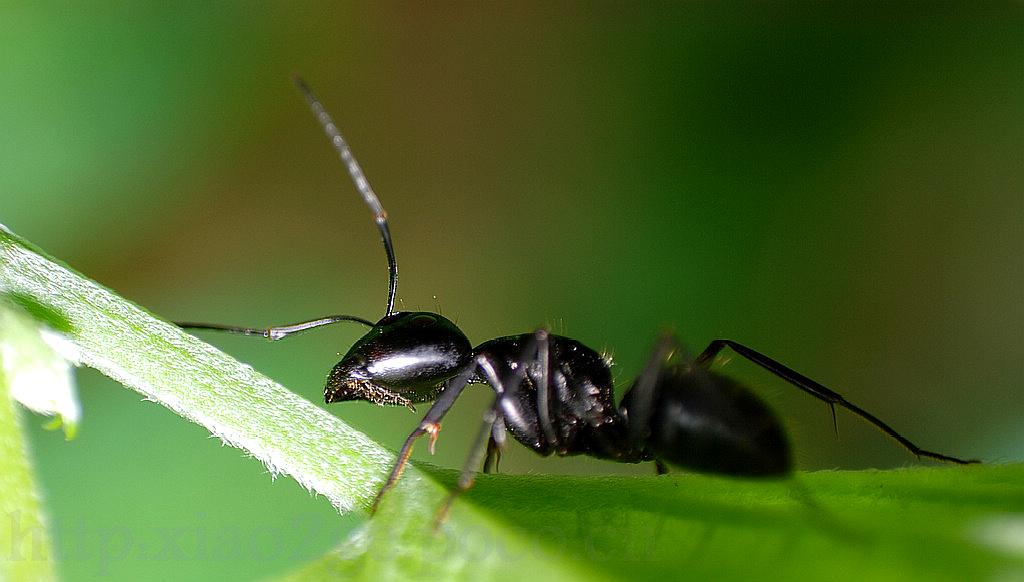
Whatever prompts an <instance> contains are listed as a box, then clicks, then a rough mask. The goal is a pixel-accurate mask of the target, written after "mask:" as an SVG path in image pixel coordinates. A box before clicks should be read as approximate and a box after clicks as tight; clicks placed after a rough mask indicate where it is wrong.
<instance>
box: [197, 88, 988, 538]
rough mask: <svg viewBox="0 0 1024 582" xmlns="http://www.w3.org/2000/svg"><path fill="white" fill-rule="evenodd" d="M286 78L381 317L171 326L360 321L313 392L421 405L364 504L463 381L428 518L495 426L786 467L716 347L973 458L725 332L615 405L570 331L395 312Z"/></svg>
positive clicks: (289, 330)
mask: <svg viewBox="0 0 1024 582" xmlns="http://www.w3.org/2000/svg"><path fill="white" fill-rule="evenodd" d="M295 83H296V85H298V88H299V90H300V91H302V93H303V95H304V96H305V98H306V100H307V101H308V102H309V106H310V108H311V109H312V110H313V113H314V114H315V115H316V117H317V120H318V121H319V122H320V124H321V125H322V126H323V129H324V131H325V132H326V133H327V136H328V137H329V138H330V140H331V143H332V144H333V145H334V147H335V149H337V151H338V154H339V155H340V157H341V160H342V162H344V164H345V166H346V168H347V169H348V173H349V175H350V176H351V178H352V181H353V182H354V183H355V187H356V189H357V190H358V191H359V193H360V194H361V195H362V197H363V200H364V201H365V202H366V204H367V206H369V207H370V210H371V211H372V212H373V216H374V220H375V221H376V223H377V229H378V230H379V231H380V234H381V239H382V241H383V243H384V251H385V253H386V254H387V260H388V299H387V307H386V310H385V313H384V317H383V318H382V319H381V320H380V321H378V322H376V323H373V322H371V321H370V320H367V319H363V318H361V317H356V316H353V315H330V316H326V317H321V318H318V319H314V320H311V321H303V322H300V323H295V324H291V325H284V326H275V327H269V328H262V329H261V328H248V327H235V326H227V325H219V324H203V323H184V322H181V323H178V325H179V326H181V327H185V328H196V329H214V330H220V331H227V332H233V333H240V334H245V335H258V336H263V337H265V338H269V339H270V340H279V339H282V338H285V337H287V336H289V335H292V334H295V333H299V332H302V331H306V330H309V329H314V328H318V327H323V326H325V325H331V324H334V323H338V322H342V321H346V322H355V323H360V324H362V325H365V326H366V327H368V328H370V331H369V332H367V333H366V335H364V336H363V337H362V338H360V339H359V340H358V341H357V342H356V343H355V344H353V346H352V347H351V348H350V349H349V350H348V353H346V354H345V356H344V357H343V358H342V360H341V361H340V362H339V363H338V364H337V365H336V366H334V369H333V370H331V373H330V375H329V376H328V377H327V385H326V387H325V388H324V400H325V401H326V402H327V403H332V402H342V401H347V400H366V401H369V402H373V403H374V404H379V405H401V406H406V407H409V408H410V409H413V404H415V403H420V402H430V401H434V404H433V405H432V406H431V407H430V410H429V411H428V412H427V414H426V416H424V417H423V420H422V421H420V423H419V426H417V427H416V429H415V430H414V431H412V433H411V434H410V435H409V437H408V438H406V439H405V443H404V444H403V445H402V448H401V450H400V451H399V453H398V460H397V461H396V462H395V465H394V467H393V468H392V469H391V473H390V474H389V475H388V478H387V481H385V483H384V485H383V486H382V487H381V489H380V492H379V493H378V494H377V497H376V499H375V500H374V502H373V506H372V508H371V511H375V510H376V508H377V506H378V505H379V504H380V501H381V499H382V498H383V496H384V494H385V493H387V491H388V490H389V489H391V488H392V487H393V486H394V485H395V483H396V482H397V481H398V478H399V476H400V475H401V474H402V470H403V468H404V467H405V464H406V462H408V460H409V455H410V454H411V453H412V446H413V443H414V442H415V441H416V440H417V439H418V438H420V437H422V436H423V435H429V437H430V448H431V452H433V447H434V443H435V441H436V440H437V435H438V432H439V431H440V429H441V420H442V419H443V418H444V415H445V414H446V413H447V412H448V410H449V409H451V407H452V405H453V404H454V403H455V401H456V400H457V399H458V397H459V395H460V394H461V393H462V391H463V390H464V389H465V388H466V386H467V385H469V384H473V383H480V384H487V385H489V386H490V387H491V388H492V389H493V390H494V393H495V397H494V402H493V403H492V404H491V406H490V407H489V408H488V409H487V411H486V412H485V413H484V415H483V424H482V425H481V427H480V431H479V433H478V434H477V436H476V439H475V441H474V443H473V446H472V449H471V453H470V455H469V457H468V459H467V460H466V463H465V465H464V466H463V469H462V473H461V475H460V477H459V480H458V485H457V487H456V489H455V490H454V491H452V493H451V495H450V496H449V498H448V501H447V502H446V503H445V505H444V506H443V507H442V509H441V512H440V513H439V519H442V518H443V516H444V515H445V513H446V512H447V509H448V508H449V507H450V505H451V503H452V501H454V499H455V497H456V496H457V495H458V494H459V493H461V492H463V491H465V490H466V489H468V488H469V487H470V486H471V485H472V484H473V479H474V474H475V469H476V467H478V466H479V465H480V462H481V460H483V468H484V471H485V472H491V471H492V470H494V469H496V467H497V463H498V460H499V458H500V455H501V450H502V448H503V447H504V445H505V436H506V431H507V432H510V433H512V437H513V438H515V439H516V440H517V441H519V442H520V443H522V444H524V445H526V446H527V447H529V448H530V449H532V450H533V451H534V452H535V453H537V454H538V455H543V456H548V455H551V454H553V453H555V454H558V455H590V456H593V457H598V458H601V459H608V460H612V461H618V462H620V463H640V462H644V461H653V462H654V463H655V467H656V469H657V472H658V474H663V473H666V472H667V467H666V464H671V465H676V466H678V467H682V468H685V469H691V470H694V471H700V472H706V473H718V474H724V475H733V476H738V477H783V476H786V475H788V474H790V473H791V472H792V470H793V460H792V456H791V452H790V445H789V441H788V439H787V437H786V433H785V431H784V430H783V428H782V424H781V423H780V421H779V418H778V417H777V416H776V415H775V414H774V413H773V412H772V411H771V410H770V409H769V408H768V406H767V405H766V404H765V403H764V402H762V401H761V399H760V398H758V397H757V396H755V395H754V393H753V392H751V391H750V390H749V389H747V388H746V387H744V386H743V385H741V384H740V383H738V382H736V381H735V380H732V379H730V378H728V377H726V376H723V375H721V374H718V373H716V372H714V371H711V370H710V369H709V367H710V366H711V364H712V363H713V361H714V359H715V357H716V356H717V355H718V353H719V352H721V351H722V350H723V349H725V348H730V349H732V350H733V351H734V352H735V353H737V354H739V355H741V356H743V357H744V358H746V359H748V360H750V361H751V362H753V363H755V364H757V365H759V366H761V367H762V368H764V369H765V370H767V371H769V372H771V373H772V374H775V375H776V376H778V377H780V378H782V379H783V380H785V381H787V382H789V383H790V384H792V385H793V386H796V387H797V388H799V389H801V390H803V391H804V392H807V393H808V394H810V395H811V396H814V397H815V398H818V399H820V400H822V401H824V402H825V403H827V404H828V406H829V408H830V409H831V412H832V421H833V425H835V422H836V419H835V415H836V411H835V407H836V405H838V406H841V407H843V408H846V409H847V410H849V411H850V412H852V413H854V414H856V415H857V416H859V417H861V418H862V419H864V420H866V421H867V422H869V423H871V424H873V425H874V426H876V427H877V428H879V429H880V430H881V431H882V432H884V433H885V434H887V435H889V436H890V437H892V438H893V439H894V440H896V442H898V443H899V444H901V445H902V446H903V447H905V448H906V449H907V450H909V451H910V452H911V453H913V454H914V455H916V456H917V457H919V458H920V457H929V458H932V459H936V460H939V461H948V462H952V463H960V464H967V463H977V462H978V461H976V460H964V459H959V458H956V457H952V456H949V455H944V454H941V453H936V452H933V451H928V450H925V449H922V448H921V447H919V446H917V445H915V444H914V443H912V442H911V441H910V440H908V439H907V438H906V437H904V436H903V435H901V434H900V433H898V432H896V430H895V429H893V428H892V427H890V426H889V425H888V424H886V423H885V422H883V421H882V420H880V419H879V418H877V417H876V416H875V415H873V414H871V413H870V412H867V411H866V410H864V409H862V408H860V407H858V406H857V405H855V404H853V403H851V402H849V401H848V400H846V399H845V398H843V396H841V395H840V394H838V393H836V392H833V391H832V390H829V389H828V388H826V387H824V386H822V385H821V384H819V383H817V382H815V381H814V380H811V379H810V378H808V377H806V376H804V375H803V374H800V373H798V372H796V371H794V370H792V369H790V368H788V367H787V366H784V365H783V364H781V363H779V362H777V361H775V360H774V359H772V358H770V357H768V356H766V355H764V354H762V353H760V352H758V351H755V350H753V349H751V348H748V347H746V346H744V345H742V344H739V343H737V342H734V341H732V340H725V339H718V340H715V341H713V342H711V344H710V345H709V346H708V347H707V348H706V349H705V350H704V351H703V352H702V353H701V354H700V355H698V356H697V357H696V358H689V357H685V356H678V357H674V356H676V354H677V353H678V352H680V349H679V347H678V345H677V344H676V341H675V340H674V339H673V338H672V337H671V336H664V337H663V338H662V339H661V340H660V341H658V342H657V345H656V347H655V349H654V352H653V353H652V354H651V357H650V358H649V360H648V361H647V364H646V366H645V367H644V369H643V371H642V372H641V373H640V376H639V377H638V378H637V379H636V380H635V381H634V382H633V385H632V386H631V387H630V388H629V389H628V390H627V391H626V394H625V396H624V397H623V398H622V401H621V402H620V403H619V405H618V406H616V405H615V395H614V392H613V390H612V378H611V372H610V370H609V367H608V362H606V361H605V359H604V358H602V356H601V355H600V354H598V353H597V352H595V351H594V350H592V349H590V348H588V347H587V346H585V345H583V344H582V343H580V342H578V341H576V340H574V339H572V338H568V337H562V336H558V335H554V334H551V333H549V332H548V331H547V330H545V329H539V330H537V331H535V332H533V333H526V334H519V335H511V336H505V337H500V338H497V339H493V340H490V341H487V342H484V343H482V344H480V345H479V346H477V347H476V348H474V347H472V345H471V344H470V343H469V340H468V339H467V338H466V336H465V334H463V333H462V331H461V330H460V329H459V328H458V327H457V326H456V325H455V324H454V323H452V322H451V321H450V320H448V319H447V318H445V317H443V316H441V315H439V314H437V313H430V312H423V311H417V312H405V311H400V312H396V311H395V291H396V288H397V284H398V264H397V262H396V261H395V250H394V245H393V244H392V242H391V233H390V231H389V230H388V219H387V213H386V212H385V211H384V207H383V206H381V203H380V200H379V199H378V198H377V195H376V194H375V193H374V191H373V189H372V188H371V187H370V184H369V182H368V181H367V180H366V177H365V176H364V175H363V171H362V169H361V168H360V167H359V163H358V162H356V160H355V158H354V157H353V156H352V151H351V150H350V149H349V147H348V143H346V141H345V138H344V137H342V135H341V133H340V132H339V131H338V128H337V127H336V126H335V125H334V122H333V120H332V119H331V117H330V115H328V113H327V111H326V110H325V109H324V107H323V105H322V104H321V103H320V101H319V100H318V99H317V98H316V96H315V95H314V94H313V92H312V91H311V90H310V88H309V87H308V86H307V85H306V84H305V83H304V82H303V81H302V80H301V79H298V78H296V79H295ZM413 410H414V409H413Z"/></svg>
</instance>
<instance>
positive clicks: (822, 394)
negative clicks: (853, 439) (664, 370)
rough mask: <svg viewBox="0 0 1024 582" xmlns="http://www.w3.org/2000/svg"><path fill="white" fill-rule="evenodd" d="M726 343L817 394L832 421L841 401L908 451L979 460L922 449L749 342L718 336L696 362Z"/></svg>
mask: <svg viewBox="0 0 1024 582" xmlns="http://www.w3.org/2000/svg"><path fill="white" fill-rule="evenodd" d="M726 347H729V348H732V350H733V351H734V352H736V353H737V354H739V355H741V356H743V357H744V358H746V359H748V360H750V361H751V362H753V363H755V364H757V365H758V366H761V367H762V368H764V369H765V370H767V371H769V372H771V373H772V374H774V375H776V376H778V377H779V378H782V379H783V380H785V381H786V382H788V383H790V384H792V385H793V386H796V387H797V388H799V389H800V390H803V391H804V392H806V393H808V394H810V395H811V396H814V397H815V398H817V399H819V400H822V401H824V402H825V403H827V404H828V405H829V407H831V409H832V420H833V423H835V406H836V405H839V406H842V407H843V408H845V409H847V410H849V411H850V412H852V413H854V414H856V415H857V416H859V417H861V418H862V419H864V420H866V421H867V422H869V423H871V424H873V425H874V426H875V427H877V428H878V429H879V430H881V431H882V432H884V433H885V434H887V435H889V437H891V438H892V439H893V440H895V441H896V442H898V443H899V444H900V445H902V446H903V447H904V448H905V449H907V450H908V451H910V452H911V453H913V454H914V455H916V456H917V457H919V458H920V457H928V458H930V459H935V460H937V461H946V462H949V463H958V464H961V465H966V464H970V463H979V462H980V461H978V460H976V459H960V458H957V457H952V456H950V455H944V454H942V453H936V452H934V451H929V450H926V449H922V448H921V447H919V446H917V445H916V444H914V443H913V442H911V441H910V440H909V439H907V438H906V437H904V436H903V435H901V434H900V433H898V432H896V430H895V429H894V428H892V427H891V426H889V425H888V424H886V423H885V422H883V421H882V420H881V419H879V418H878V417H876V416H875V415H873V414H871V413H870V412H868V411H866V410H864V409H863V408H860V407H859V406H857V405H855V404H853V403H852V402H850V401H849V400H847V399H846V398H844V397H843V396H842V395H841V394H839V393H837V392H833V391H832V390H829V389H828V388H826V387H824V386H822V385H821V384H819V383H817V382H815V381H814V380H811V379H810V378H808V377H807V376H804V375H803V374H801V373H799V372H797V371H795V370H793V369H792V368H789V367H787V366H784V365H783V364H781V363H779V362H777V361H776V360H774V359H772V358H769V357H768V356H766V355H764V354H762V353H761V352H758V351H756V350H753V349H751V348H748V347H747V346H745V345H743V344H740V343H737V342H734V341H732V340H727V339H716V340H715V341H713V342H711V343H710V344H709V345H708V347H707V348H706V349H705V350H704V352H703V353H701V355H700V356H698V357H697V359H696V361H695V363H696V364H697V365H698V366H702V367H705V368H707V367H708V366H710V365H711V363H712V362H714V359H715V356H717V355H718V353H719V352H721V351H722V350H723V349H725V348H726Z"/></svg>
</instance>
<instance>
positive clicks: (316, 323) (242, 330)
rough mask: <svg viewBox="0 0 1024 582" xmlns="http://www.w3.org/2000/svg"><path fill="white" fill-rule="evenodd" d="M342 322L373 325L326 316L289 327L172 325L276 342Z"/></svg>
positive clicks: (362, 321)
mask: <svg viewBox="0 0 1024 582" xmlns="http://www.w3.org/2000/svg"><path fill="white" fill-rule="evenodd" d="M342 321H351V322H355V323H361V324H363V325H365V326H367V327H373V323H372V322H370V321H368V320H365V319H363V318H362V317H356V316H354V315H328V316H326V317H320V318H318V319H311V320H309V321H300V322H299V323H292V324H290V325H277V326H274V327H265V328H259V327H237V326H233V325H221V324H219V323H193V322H188V321H175V322H174V325H176V326H178V327H181V328H185V329H212V330H216V331H226V332H228V333H238V334H242V335H258V336H262V337H265V338H267V339H269V340H270V341H277V340H279V339H282V338H284V337H287V336H289V335H292V334H294V333H299V332H302V331H306V330H307V329H316V328H318V327H323V326H325V325H331V324H334V323H339V322H342Z"/></svg>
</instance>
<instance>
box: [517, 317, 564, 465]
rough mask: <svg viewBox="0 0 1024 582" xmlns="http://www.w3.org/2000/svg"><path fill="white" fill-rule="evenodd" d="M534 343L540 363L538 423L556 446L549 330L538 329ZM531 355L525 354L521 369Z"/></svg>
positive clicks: (534, 335) (551, 443) (550, 441)
mask: <svg viewBox="0 0 1024 582" xmlns="http://www.w3.org/2000/svg"><path fill="white" fill-rule="evenodd" d="M533 341H534V343H536V344H537V361H538V363H540V381H539V382H537V422H538V424H540V428H541V432H543V433H544V438H545V439H546V440H547V442H548V444H549V445H550V446H555V444H556V443H557V442H558V435H556V434H555V426H554V424H553V423H552V422H551V408H550V406H551V395H550V394H548V392H549V391H550V389H551V360H550V358H549V354H550V341H549V340H548V330H546V329H538V330H537V331H536V332H534V334H533ZM529 354H530V352H529V351H526V352H524V353H523V356H522V358H521V359H520V361H519V365H520V367H525V366H526V365H527V364H528V362H529V361H530V360H529V358H528V356H529Z"/></svg>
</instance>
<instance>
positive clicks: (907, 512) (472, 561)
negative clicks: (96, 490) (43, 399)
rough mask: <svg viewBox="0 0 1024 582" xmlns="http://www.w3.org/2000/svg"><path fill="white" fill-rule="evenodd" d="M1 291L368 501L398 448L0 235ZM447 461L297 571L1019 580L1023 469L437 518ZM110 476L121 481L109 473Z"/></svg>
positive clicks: (89, 349) (84, 355)
mask: <svg viewBox="0 0 1024 582" xmlns="http://www.w3.org/2000/svg"><path fill="white" fill-rule="evenodd" d="M0 293H6V294H8V295H10V294H20V295H21V296H26V297H30V298H31V299H32V301H34V302H36V303H38V304H40V305H43V306H45V307H46V309H48V310H50V311H52V312H54V313H57V314H59V315H60V317H62V318H63V319H64V320H66V321H67V322H68V329H69V330H71V331H70V332H69V333H70V336H71V338H72V339H73V340H74V341H75V343H76V344H77V346H78V348H79V350H80V357H81V360H82V362H83V363H85V364H88V365H90V366H93V367H95V368H97V369H99V370H101V371H103V372H104V373H106V374H108V375H109V376H111V377H113V378H115V379H117V380H119V381H121V382H122V383H124V384H125V385H126V386H129V387H131V388H133V389H135V390H137V391H139V392H140V393H142V394H144V395H145V396H146V397H147V398H148V399H151V400H153V401H156V402H159V403H161V404H163V405H164V406H167V407H169V408H171V409H172V410H174V411H176V412H178V413H179V414H180V415H182V416H183V417H185V418H189V419H191V420H193V421H195V422H197V423H199V424H201V425H203V426H205V427H206V428H208V429H209V430H210V431H211V433H213V434H214V435H216V436H218V437H220V438H221V439H223V440H224V441H225V442H227V443H229V444H232V445H234V446H238V447H241V448H243V449H245V450H246V451H248V452H249V453H250V454H251V455H252V456H254V457H256V458H257V459H259V460H261V461H262V462H264V463H265V464H266V465H267V467H269V468H270V469H271V471H273V472H274V473H283V474H288V475H291V476H292V477H294V478H295V479H296V480H297V481H298V482H299V483H302V484H303V485H304V486H306V487H307V488H309V489H310V490H312V491H315V492H317V493H319V494H322V495H324V496H326V497H327V498H329V499H330V500H331V502H332V503H333V504H334V505H335V506H336V507H337V508H338V509H339V510H341V511H349V510H353V509H357V508H365V507H367V505H368V504H369V503H370V501H371V500H372V498H373V496H374V494H375V493H376V491H377V489H378V488H379V487H380V484H381V481H382V477H383V475H384V474H385V473H386V471H387V469H388V468H390V465H391V463H392V462H393V460H394V456H393V455H394V453H393V452H391V451H388V450H387V449H385V448H384V447H382V446H380V445H378V444H377V443H375V442H373V441H372V440H371V439H369V438H368V437H366V436H365V435H363V434H361V433H359V432H357V431H355V430H353V429H351V428H350V427H348V426H347V425H345V424H344V423H342V422H341V421H340V420H338V419H337V418H335V417H333V416H331V415H330V414H328V413H327V412H325V411H323V410H322V409H320V408H318V407H316V406H314V405H313V404H311V403H310V402H308V401H305V400H303V399H302V398H299V397H298V396H296V395H295V394H293V393H291V392H289V391H288V390H286V389H284V388H283V387H281V386H279V385H277V384H275V383H274V382H272V381H270V380H269V379H267V378H265V377H263V376H261V375H260V374H258V373H256V372H255V371H253V370H252V369H251V368H250V367H249V366H246V365H244V364H241V363H239V362H237V361H235V360H233V359H231V358H229V357H228V356H226V355H224V354H223V353H221V352H219V351H218V350H216V349H214V348H212V347H210V346H208V345H206V344H204V343H203V342H201V341H199V340H197V339H195V338H193V337H191V336H189V335H187V334H184V333H182V332H181V331H180V330H179V329H178V328H177V327H175V326H173V325H170V324H168V323H165V322H162V321H159V320H157V319H155V318H153V317H152V316H150V315H149V314H148V313H146V312H145V311H144V310H142V309H140V308H138V307H137V306H135V305H132V304H131V303H129V302H127V301H125V300H123V299H121V298H119V297H117V296H115V295H114V294H112V293H110V292H109V291H107V290H105V289H103V288H101V287H99V286H98V285H96V284H95V283H92V282H90V281H88V280H86V279H84V278H82V277H81V276H79V275H77V274H75V273H73V272H72V271H70V270H69V269H67V268H66V267H64V266H61V265H59V264H57V263H55V262H54V261H52V260H50V259H48V258H46V257H45V256H43V255H41V254H39V253H38V252H36V251H34V250H33V249H32V248H31V246H30V245H28V244H26V243H24V242H23V241H21V240H20V239H18V238H17V237H15V236H14V235H11V234H9V233H6V232H3V231H0ZM454 477H455V474H454V472H453V471H447V470H440V469H436V468H432V467H429V466H420V467H415V466H413V467H409V469H408V470H407V471H406V472H405V475H404V476H403V479H402V481H401V483H400V484H399V486H398V487H396V489H395V490H394V491H393V492H392V493H390V494H389V495H388V497H387V498H386V499H385V501H384V503H383V504H382V506H381V511H380V512H379V513H378V515H377V516H375V517H374V518H373V519H370V520H367V521H366V522H365V523H364V524H363V525H362V527H361V528H359V529H358V530H357V531H356V532H355V533H354V534H353V535H352V536H351V537H350V538H349V539H347V540H345V541H344V543H343V544H342V545H341V547H340V548H339V549H338V551H336V552H333V553H331V554H330V555H328V556H325V557H324V558H323V559H321V560H319V561H317V562H315V563H313V564H309V565H308V566H306V567H305V568H303V569H301V570H299V571H297V572H296V573H295V574H294V575H293V576H292V577H291V578H293V579H336V578H338V577H339V576H345V577H351V578H357V579H367V580H384V579H402V580H404V579H411V578H415V579H427V578H429V579H431V580H437V579H473V580H477V579H496V580H513V579H514V580H522V579H524V578H526V579H529V580H531V581H533V580H548V579H550V580H564V579H588V580H602V579H608V580H611V579H657V578H673V579H678V578H695V579H700V578H705V579H707V578H710V579H715V580H723V579H724V580H729V579H736V580H750V579H761V580H764V579H769V580H770V579H785V580H791V579H807V578H810V579H821V578H828V579H836V580H842V579H851V580H861V579H865V578H870V579H875V580H879V579H881V580H884V579H900V580H914V579H919V580H963V579H1015V578H1020V577H1021V576H1024V543H1022V542H1021V539H1022V537H1024V536H1022V530H1024V488H1022V486H1021V483H1022V482H1024V466H1020V465H1012V466H994V465H987V466H985V465H983V466H968V467H915V468H912V469H905V470H897V471H883V472H879V471H862V472H819V473H811V474H798V475H797V476H795V477H794V478H793V479H791V480H788V481H784V482H772V481H742V480H733V479H724V478H715V477H709V476H703V475H687V474H673V475H670V476H667V477H654V476H652V477H646V478H644V477H641V478H633V477H630V478H627V477H591V478H587V477H543V476H535V475H531V476H522V475H498V476H495V475H482V476H480V477H479V479H478V481H479V482H478V484H477V486H476V487H475V488H474V489H473V490H471V491H470V492H468V493H467V494H466V495H464V496H463V497H461V498H459V500H458V501H457V502H456V503H455V505H454V506H453V508H452V512H451V515H450V516H449V518H448V520H447V521H445V522H444V524H443V525H442V527H441V528H440V530H439V531H438V532H436V533H435V532H434V531H433V524H434V519H435V515H436V512H437V509H438V507H439V506H440V504H441V503H442V501H443V500H444V498H445V492H446V490H447V488H448V487H450V486H451V484H452V482H453V481H454ZM115 485H116V484H115Z"/></svg>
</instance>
